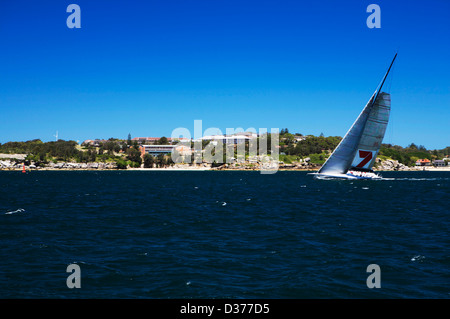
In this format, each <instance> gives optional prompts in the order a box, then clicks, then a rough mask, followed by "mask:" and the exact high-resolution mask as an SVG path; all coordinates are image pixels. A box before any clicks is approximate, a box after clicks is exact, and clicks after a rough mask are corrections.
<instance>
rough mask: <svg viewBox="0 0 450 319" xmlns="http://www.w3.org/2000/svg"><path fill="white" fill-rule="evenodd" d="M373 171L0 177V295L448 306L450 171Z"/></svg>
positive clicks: (66, 173)
mask: <svg viewBox="0 0 450 319" xmlns="http://www.w3.org/2000/svg"><path fill="white" fill-rule="evenodd" d="M382 175H383V177H385V178H386V179H384V180H380V181H339V180H331V181H330V180H328V181H326V180H314V179H313V178H312V176H310V175H307V174H306V173H305V172H283V171H280V172H277V173H276V174H273V175H263V174H260V173H259V172H257V171H252V172H246V171H236V172H233V171H225V172H224V171H203V172H189V171H178V172H177V171H168V172H161V171H154V172H148V171H98V172H95V171H61V172H53V171H47V172H30V173H27V174H23V173H21V172H8V171H2V172H0V243H1V245H0V298H152V299H153V298H164V299H165V298H257V299H260V298H261V299H262V298H286V299H291V298H295V299H297V298H302V299H303V298H450V196H449V195H450V172H384V173H382ZM71 264H76V265H78V266H79V267H80V271H81V273H80V283H81V288H72V289H70V288H68V286H67V279H68V277H69V276H71V272H67V267H68V266H69V265H71ZM371 264H376V265H378V266H379V269H380V272H379V274H380V277H379V279H380V280H379V282H380V284H381V287H380V288H372V289H370V288H368V286H367V279H368V277H369V276H370V275H371V274H372V273H371V272H367V267H368V266H369V265H371Z"/></svg>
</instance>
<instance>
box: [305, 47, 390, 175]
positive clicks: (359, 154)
mask: <svg viewBox="0 0 450 319" xmlns="http://www.w3.org/2000/svg"><path fill="white" fill-rule="evenodd" d="M396 57H397V53H396V54H395V56H394V59H393V60H392V62H391V64H390V66H389V68H388V70H387V72H386V74H385V75H384V77H383V79H382V81H381V83H380V84H379V85H378V87H377V89H376V90H375V92H374V93H373V95H372V97H371V98H370V100H369V102H368V103H367V104H366V106H365V107H364V109H363V110H362V112H361V113H360V115H359V116H358V118H357V119H356V121H355V122H354V123H353V125H352V126H351V127H350V129H349V130H348V132H347V134H345V136H344V138H343V139H342V141H341V142H340V143H339V145H338V146H337V147H336V149H335V150H334V151H333V153H332V154H331V156H330V157H329V158H328V159H327V161H326V162H325V163H324V164H323V165H322V167H321V168H320V169H319V171H318V172H317V173H312V175H314V177H315V178H318V179H335V178H341V179H381V178H382V177H381V176H380V175H377V174H376V173H375V172H374V171H373V170H372V167H373V165H374V163H375V159H376V157H377V155H378V152H379V151H380V147H381V143H382V141H383V138H384V134H385V132H386V127H387V124H388V121H389V113H390V110H391V95H390V94H389V93H386V92H382V91H381V89H382V88H383V84H384V82H385V81H386V78H387V76H388V75H389V71H390V70H391V68H392V65H393V64H394V61H395V58H396Z"/></svg>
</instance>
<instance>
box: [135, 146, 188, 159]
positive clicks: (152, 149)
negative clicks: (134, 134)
mask: <svg viewBox="0 0 450 319" xmlns="http://www.w3.org/2000/svg"><path fill="white" fill-rule="evenodd" d="M139 149H140V151H141V156H144V155H145V154H150V155H153V156H158V155H160V154H163V155H169V154H172V151H173V150H176V151H177V152H178V154H179V155H183V156H187V155H191V154H192V150H191V148H190V147H188V146H185V145H141V146H140V147H139Z"/></svg>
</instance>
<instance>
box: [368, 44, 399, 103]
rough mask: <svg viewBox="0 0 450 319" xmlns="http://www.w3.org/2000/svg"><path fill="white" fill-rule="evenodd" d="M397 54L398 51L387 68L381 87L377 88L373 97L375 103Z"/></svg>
mask: <svg viewBox="0 0 450 319" xmlns="http://www.w3.org/2000/svg"><path fill="white" fill-rule="evenodd" d="M397 54H398V53H395V55H394V58H393V59H392V62H391V65H390V66H389V69H388V70H387V72H386V74H385V75H384V77H383V81H381V85H380V87H379V89H378V90H377V94H376V95H375V98H374V99H373V103H375V100H376V99H377V97H378V93H380V91H381V88H382V87H383V84H384V81H386V78H387V76H388V74H389V71H390V70H391V68H392V65H393V64H394V61H395V58H396V57H397Z"/></svg>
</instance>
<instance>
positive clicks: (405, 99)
mask: <svg viewBox="0 0 450 319" xmlns="http://www.w3.org/2000/svg"><path fill="white" fill-rule="evenodd" d="M71 3H75V4H78V5H79V6H80V8H81V29H69V28H68V27H67V26H66V19H67V17H68V16H69V13H67V12H66V8H67V6H68V5H69V4H71ZM371 3H376V4H378V5H379V6H380V8H381V29H369V28H368V27H367V25H366V19H367V17H368V16H369V14H370V13H367V12H366V8H367V6H368V5H369V4H371ZM449 16H450V1H447V0H431V1H392V0H389V1H386V0H370V1H351V0H342V1H335V0H333V1H332V0H325V1H298V0H292V1H284V0H280V1H275V0H271V1H264V0H258V1H245V0H240V1H235V0H203V1H198V0H180V1H173V0H151V1H150V0H149V1H144V0H139V1H138V0H136V1H124V0H122V1H111V0H107V1H106V0H105V1H103V0H102V1H100V0H70V1H63V0H57V1H56V0H55V1H21V0H15V1H9V0H0V125H1V127H0V143H5V142H7V141H26V140H29V139H35V138H40V139H41V140H43V141H49V140H53V139H54V137H53V135H54V134H55V132H56V131H58V132H59V137H60V138H61V139H65V140H69V139H71V140H79V141H80V142H81V141H83V140H85V139H92V138H110V137H117V138H123V139H126V138H127V135H128V133H131V135H132V136H133V137H137V136H163V135H165V136H170V134H171V132H172V130H173V129H175V128H177V127H186V128H188V129H189V130H191V132H192V134H193V132H194V127H193V125H194V120H202V121H203V129H204V130H205V129H206V128H208V127H218V128H220V129H221V130H223V131H225V129H226V128H227V127H229V128H238V127H242V128H244V129H247V128H249V127H254V128H256V129H259V128H268V129H269V130H270V128H280V129H281V128H285V127H287V128H289V130H290V131H291V132H293V133H295V132H299V133H302V134H314V135H319V134H320V133H323V134H324V135H325V136H329V135H339V136H343V135H344V134H345V133H346V131H347V129H348V128H349V127H350V125H351V124H352V123H353V121H354V120H355V118H356V116H357V115H358V114H359V112H360V111H361V109H362V107H363V106H364V105H365V103H366V102H367V100H368V99H369V98H370V96H371V94H372V93H373V91H374V90H375V88H376V86H377V85H378V83H379V81H380V80H381V78H382V76H383V74H384V72H385V71H386V69H387V67H388V65H389V63H390V61H391V59H392V57H393V55H394V54H395V52H396V51H397V50H398V52H399V55H398V58H397V61H396V65H395V68H394V70H393V78H392V79H391V80H392V85H391V90H390V93H391V94H392V112H391V119H390V123H389V126H388V129H387V133H386V137H385V140H384V142H385V143H392V144H398V145H402V146H406V145H408V144H410V143H411V142H414V143H416V144H418V145H424V146H425V147H427V148H429V149H434V148H439V149H440V148H444V147H446V146H449V145H450V141H449V138H450V129H449V127H450V125H449V124H450V112H449V106H450V62H449V59H450V40H449V39H450V36H449V35H450V19H449Z"/></svg>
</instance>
